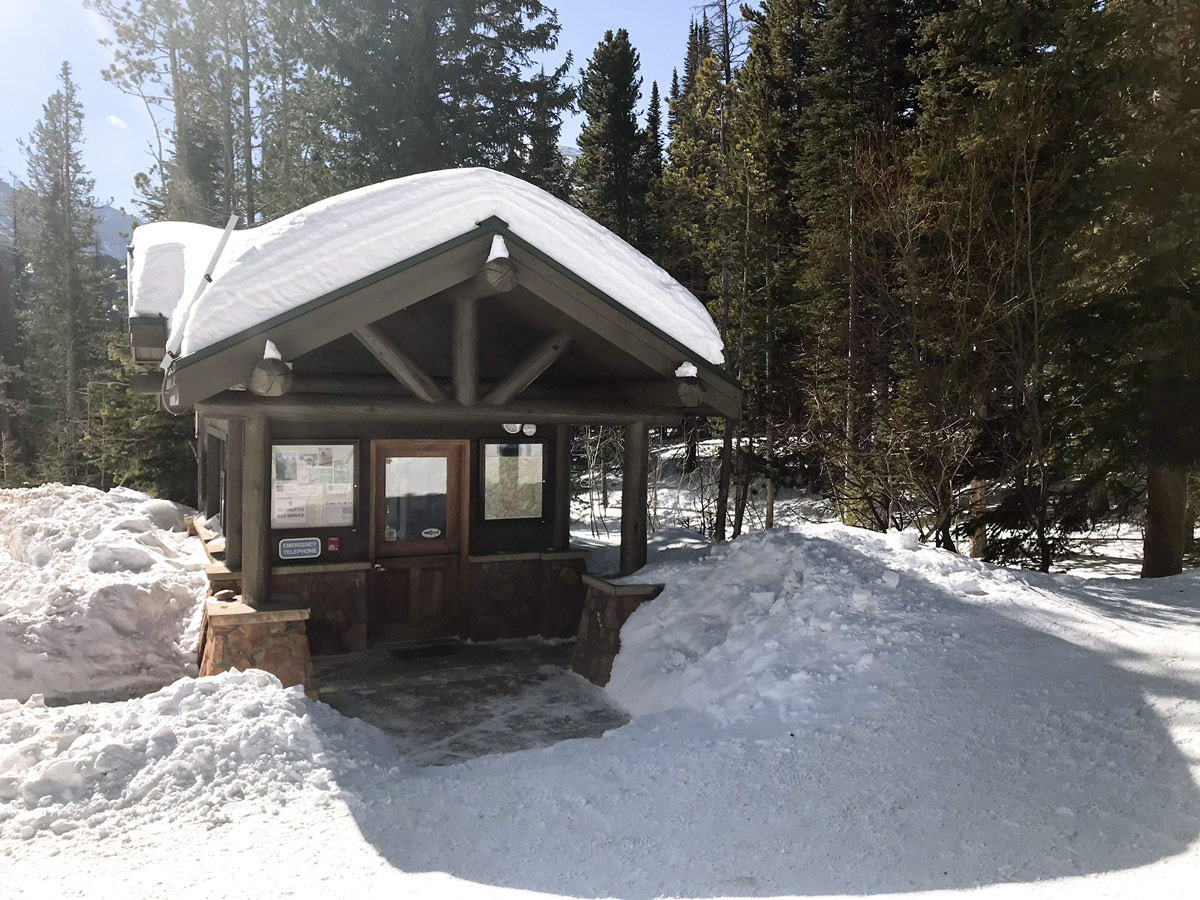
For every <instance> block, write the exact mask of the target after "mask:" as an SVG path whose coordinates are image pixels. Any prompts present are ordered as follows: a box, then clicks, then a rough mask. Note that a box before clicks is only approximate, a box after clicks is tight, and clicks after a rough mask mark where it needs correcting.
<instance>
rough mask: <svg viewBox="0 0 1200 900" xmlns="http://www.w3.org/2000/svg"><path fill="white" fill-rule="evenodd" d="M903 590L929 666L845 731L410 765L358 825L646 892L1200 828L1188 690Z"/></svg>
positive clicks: (536, 872)
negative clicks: (1188, 751)
mask: <svg viewBox="0 0 1200 900" xmlns="http://www.w3.org/2000/svg"><path fill="white" fill-rule="evenodd" d="M803 540H821V539H819V538H803ZM831 547H832V544H831ZM836 553H838V554H841V555H843V557H846V558H850V559H851V561H852V564H854V565H857V566H859V569H860V570H861V571H862V572H864V573H865V574H866V575H868V576H870V575H872V574H873V573H878V572H882V571H883V569H882V565H881V563H880V561H879V560H878V559H876V558H874V557H871V556H869V555H867V554H862V553H859V552H858V551H855V550H852V549H848V548H846V547H845V546H843V545H837V546H836ZM908 584H909V585H910V586H912V585H916V586H917V590H918V592H919V594H920V595H921V596H922V597H926V598H930V600H929V605H930V607H931V608H930V609H929V610H928V612H927V613H926V614H928V615H929V616H930V621H929V622H928V623H927V624H926V625H924V626H923V629H922V630H923V633H925V634H926V635H927V637H925V638H924V639H923V641H921V642H920V643H918V644H915V645H911V646H908V647H901V648H897V649H896V653H899V654H904V653H907V654H910V655H911V654H921V658H920V660H919V665H917V666H913V665H907V666H902V667H900V668H896V669H889V670H887V671H885V672H884V675H885V677H887V676H889V675H890V676H891V677H893V678H894V679H896V680H893V681H891V682H890V683H887V684H886V685H885V686H884V689H883V690H881V692H880V697H881V699H880V702H879V703H878V704H875V705H874V707H873V708H872V709H871V710H869V711H866V712H864V714H863V715H862V716H861V717H859V718H858V719H857V720H856V721H854V722H853V723H851V724H848V725H845V726H843V727H839V728H830V729H814V730H810V731H797V732H796V734H795V735H794V736H793V737H789V738H782V739H775V740H769V741H750V740H736V739H734V740H731V739H728V738H724V737H722V736H720V735H719V734H718V735H714V734H713V732H711V731H708V732H704V731H702V730H700V729H697V728H695V727H691V726H694V724H695V723H694V722H692V723H690V724H689V723H688V722H686V721H684V720H683V719H682V717H680V716H675V717H671V716H663V717H649V718H646V719H641V720H637V721H635V722H633V723H632V724H630V725H628V726H626V727H625V728H622V729H619V730H618V731H615V732H611V733H609V734H608V735H607V736H606V737H604V738H603V739H599V740H580V741H570V742H566V743H562V744H559V745H557V746H555V747H551V748H546V749H543V750H533V751H528V752H524V753H517V754H513V755H508V756H492V757H487V758H483V759H478V760H475V761H473V762H470V763H465V764H463V765H459V766H453V767H450V768H446V769H440V770H434V769H427V770H422V771H420V772H418V773H416V774H414V775H411V776H405V777H403V778H401V779H399V780H398V781H397V782H395V783H393V784H392V785H389V786H388V789H386V790H381V791H379V792H378V793H376V794H372V795H371V796H357V797H356V799H355V800H354V801H353V802H352V803H351V806H352V809H353V811H354V813H355V816H356V819H357V820H358V824H359V828H360V830H361V832H362V834H363V835H364V836H365V838H366V839H367V840H369V841H370V842H371V843H372V844H373V845H374V846H375V847H376V848H377V849H378V851H379V852H380V854H382V855H383V857H384V858H386V859H387V860H388V861H389V862H390V863H391V864H392V865H393V866H395V867H396V868H398V869H401V870H404V871H408V872H428V871H441V872H447V873H449V874H451V875H453V876H455V877H457V878H460V879H464V880H467V881H472V882H477V883H480V884H485V885H495V886H500V887H505V888H518V889H526V890H534V891H544V892H548V893H552V894H560V895H566V896H570V897H581V898H582V897H586V898H594V897H609V896H613V897H623V898H630V900H649V898H652V897H658V896H662V895H669V896H692V897H714V896H746V897H751V896H773V895H792V894H798V895H811V894H857V895H862V894H875V893H891V892H907V891H914V892H915V891H926V890H935V889H962V888H972V887H976V886H982V885H989V884H995V883H1004V882H1033V881H1044V880H1047V879H1053V878H1062V877H1067V876H1078V875H1087V874H1091V873H1101V872H1109V871H1114V870H1120V869H1128V868H1132V867H1137V866H1142V865H1146V864H1148V863H1152V862H1155V861H1156V860H1159V859H1162V858H1164V857H1167V856H1171V855H1174V854H1177V853H1180V852H1181V851H1183V850H1184V849H1185V848H1187V846H1188V845H1189V844H1190V843H1191V842H1192V841H1193V840H1194V839H1195V838H1196V837H1197V835H1198V834H1200V792H1198V791H1197V788H1196V786H1195V784H1194V782H1193V780H1192V777H1191V773H1190V770H1189V765H1188V761H1187V760H1186V759H1185V758H1184V756H1183V755H1182V754H1181V753H1180V751H1179V749H1178V748H1177V747H1176V745H1175V743H1174V741H1173V740H1172V738H1171V735H1170V734H1169V733H1168V731H1167V728H1166V727H1165V725H1164V723H1163V722H1162V721H1161V720H1160V719H1159V717H1158V716H1157V715H1156V713H1155V712H1154V710H1153V709H1152V708H1151V706H1150V705H1149V704H1148V702H1147V700H1146V697H1145V692H1147V691H1149V692H1150V693H1158V694H1164V693H1165V694H1170V695H1173V696H1186V697H1191V698H1196V697H1197V694H1198V691H1197V685H1195V684H1187V683H1178V682H1170V680H1169V679H1168V683H1162V679H1151V678H1141V677H1139V676H1138V675H1136V674H1134V673H1131V672H1128V671H1125V670H1123V669H1121V668H1119V667H1118V665H1117V664H1116V660H1115V659H1114V658H1110V657H1106V656H1105V655H1103V654H1101V653H1098V652H1095V651H1092V650H1088V649H1085V648H1081V647H1079V646H1077V645H1075V644H1073V643H1069V642H1067V641H1065V640H1061V639H1059V638H1056V637H1053V636H1050V635H1047V634H1045V633H1042V632H1040V631H1037V630H1034V629H1032V628H1029V627H1026V626H1024V625H1022V624H1020V623H1018V622H1014V621H1012V620H1011V619H1008V618H1006V617H1004V616H1002V615H999V614H997V613H995V612H992V611H990V610H989V609H988V608H986V605H975V604H966V603H963V602H961V601H959V600H958V599H957V598H956V597H955V596H954V595H953V594H951V593H949V592H947V591H945V590H944V589H943V588H941V587H940V586H937V585H934V584H932V583H929V582H924V583H922V582H921V580H920V579H918V578H916V577H913V576H909V577H908ZM1068 592H1069V593H1082V591H1069V590H1068ZM1097 596H1098V597H1099V598H1100V599H1094V603H1093V605H1096V604H1099V605H1100V606H1102V607H1103V608H1105V611H1106V612H1110V613H1113V614H1115V615H1117V616H1129V615H1131V614H1132V613H1133V609H1132V607H1130V606H1129V605H1128V604H1131V603H1132V604H1134V605H1136V603H1135V601H1132V600H1129V601H1121V600H1120V597H1119V591H1117V589H1116V588H1115V587H1112V588H1110V589H1106V590H1105V591H1104V592H1101V593H1100V594H1098V595H1097ZM1147 603H1149V601H1147ZM1159 605H1161V604H1159ZM920 614H922V613H915V614H914V615H920ZM1145 614H1146V616H1147V617H1148V618H1149V619H1150V621H1152V622H1159V621H1161V622H1170V621H1176V620H1178V619H1177V617H1179V618H1185V619H1189V620H1190V618H1191V613H1190V612H1189V611H1185V610H1183V609H1180V610H1178V611H1177V613H1176V614H1170V613H1169V611H1168V610H1167V609H1166V608H1163V609H1149V608H1147V609H1146V610H1145ZM954 632H958V633H960V634H961V635H962V639H961V640H955V639H954ZM980 635H983V636H986V638H985V639H984V640H973V639H972V638H975V637H976V636H980ZM913 658H914V657H912V656H910V660H911V659H913ZM880 665H886V664H885V663H881V664H880ZM904 672H909V673H911V672H918V673H920V679H919V681H920V683H911V682H909V683H905V682H904V681H903V680H902V679H903V673H904Z"/></svg>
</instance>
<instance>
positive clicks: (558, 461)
mask: <svg viewBox="0 0 1200 900" xmlns="http://www.w3.org/2000/svg"><path fill="white" fill-rule="evenodd" d="M553 484H554V549H555V550H567V549H570V546H571V426H570V425H556V426H555V428H554V481H553Z"/></svg>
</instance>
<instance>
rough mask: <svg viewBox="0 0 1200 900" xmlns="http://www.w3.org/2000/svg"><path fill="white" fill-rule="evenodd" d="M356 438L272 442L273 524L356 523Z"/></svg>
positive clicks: (321, 525)
mask: <svg viewBox="0 0 1200 900" xmlns="http://www.w3.org/2000/svg"><path fill="white" fill-rule="evenodd" d="M356 449H357V447H356V445H355V444H274V445H273V446H272V447H271V527H272V528H349V527H351V526H353V525H354V510H355V496H354V472H355V468H356V467H355V452H356Z"/></svg>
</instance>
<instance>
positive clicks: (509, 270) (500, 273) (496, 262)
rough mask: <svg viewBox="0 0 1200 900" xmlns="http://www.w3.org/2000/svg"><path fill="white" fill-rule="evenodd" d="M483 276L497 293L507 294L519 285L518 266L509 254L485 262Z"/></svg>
mask: <svg viewBox="0 0 1200 900" xmlns="http://www.w3.org/2000/svg"><path fill="white" fill-rule="evenodd" d="M483 277H484V278H485V279H486V280H487V283H488V286H489V287H490V288H491V289H492V291H493V292H495V293H497V294H506V293H508V292H509V291H511V290H512V289H513V288H515V287H516V286H517V280H518V279H517V267H516V265H515V264H514V263H513V261H512V260H511V259H509V258H508V257H507V256H503V257H499V258H497V259H489V260H488V261H487V262H486V263H484V264H483Z"/></svg>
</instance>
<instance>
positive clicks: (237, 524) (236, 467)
mask: <svg viewBox="0 0 1200 900" xmlns="http://www.w3.org/2000/svg"><path fill="white" fill-rule="evenodd" d="M227 433H228V435H229V436H228V437H227V438H226V440H225V521H224V522H222V523H221V524H222V525H223V526H224V528H225V567H226V568H227V569H229V571H231V572H240V571H241V570H242V467H243V466H244V465H245V459H246V423H245V422H244V421H243V420H242V419H230V420H229V425H228V432H227Z"/></svg>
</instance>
